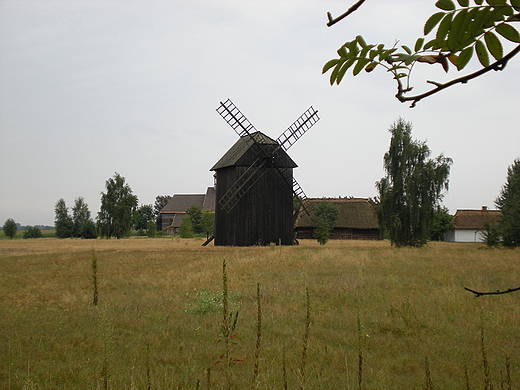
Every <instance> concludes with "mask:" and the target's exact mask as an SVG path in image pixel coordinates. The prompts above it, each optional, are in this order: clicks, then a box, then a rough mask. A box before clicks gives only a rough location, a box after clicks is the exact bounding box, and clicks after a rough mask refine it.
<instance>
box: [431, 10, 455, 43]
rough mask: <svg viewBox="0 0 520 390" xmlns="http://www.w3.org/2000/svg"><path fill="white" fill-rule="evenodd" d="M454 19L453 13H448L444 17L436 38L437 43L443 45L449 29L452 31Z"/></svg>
mask: <svg viewBox="0 0 520 390" xmlns="http://www.w3.org/2000/svg"><path fill="white" fill-rule="evenodd" d="M452 19H453V14H446V16H445V17H444V18H443V19H442V22H441V24H440V25H439V28H438V29H437V35H436V37H435V38H436V40H437V44H438V45H439V46H441V47H442V45H443V42H444V40H445V39H446V35H447V34H448V31H450V26H451V21H452Z"/></svg>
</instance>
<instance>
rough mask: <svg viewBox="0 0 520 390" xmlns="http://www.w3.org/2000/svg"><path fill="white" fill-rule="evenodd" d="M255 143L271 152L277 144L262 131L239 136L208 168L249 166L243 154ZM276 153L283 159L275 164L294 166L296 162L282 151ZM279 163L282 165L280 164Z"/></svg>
mask: <svg viewBox="0 0 520 390" xmlns="http://www.w3.org/2000/svg"><path fill="white" fill-rule="evenodd" d="M255 144H260V145H261V146H262V149H263V150H264V151H265V152H266V153H271V152H272V151H273V150H274V149H275V147H277V146H278V142H276V141H275V140H274V139H272V138H270V137H268V136H267V135H265V134H264V133H261V132H260V131H257V132H255V133H253V134H251V135H246V136H244V137H240V138H239V139H238V141H237V142H235V144H234V145H233V146H232V147H231V148H230V149H229V150H228V151H227V152H226V153H225V154H224V155H223V156H222V157H221V158H220V160H218V161H217V163H216V164H215V165H213V167H212V168H211V169H210V171H215V170H217V169H221V168H226V167H230V166H235V165H242V166H249V165H251V162H252V161H250V159H248V158H245V155H246V154H248V152H249V151H250V149H251V147H252V146H253V145H255ZM278 155H282V156H283V157H284V161H283V162H280V161H278V163H277V164H276V165H277V166H283V167H284V168H296V167H297V165H296V163H295V162H294V161H293V160H292V159H291V158H290V157H289V155H287V153H285V151H283V150H282V149H280V150H279V153H277V156H278ZM280 163H281V164H282V165H280Z"/></svg>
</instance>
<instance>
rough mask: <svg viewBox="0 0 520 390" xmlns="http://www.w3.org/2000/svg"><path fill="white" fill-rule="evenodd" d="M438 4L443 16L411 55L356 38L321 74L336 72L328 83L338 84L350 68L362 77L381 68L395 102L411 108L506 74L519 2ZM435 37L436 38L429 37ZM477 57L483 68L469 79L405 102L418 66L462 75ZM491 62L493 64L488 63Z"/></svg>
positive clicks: (433, 19)
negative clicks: (506, 44) (496, 73)
mask: <svg viewBox="0 0 520 390" xmlns="http://www.w3.org/2000/svg"><path fill="white" fill-rule="evenodd" d="M457 2H458V6H459V7H457V5H456V4H455V2H454V1H453V0H439V1H437V2H436V4H435V5H436V7H437V8H438V9H439V10H440V11H439V12H436V13H435V14H433V15H431V16H430V17H429V18H428V20H427V21H426V23H425V25H424V31H423V33H424V36H423V37H420V38H418V39H417V40H416V42H415V44H414V45H413V50H412V48H411V47H410V46H406V45H400V46H398V42H396V44H394V46H392V47H390V48H388V47H386V46H385V45H384V44H377V45H375V44H367V43H366V41H365V39H364V38H363V37H362V36H361V35H358V36H357V37H356V38H355V39H354V40H352V41H350V42H347V43H345V44H344V45H343V46H341V47H340V48H339V49H338V51H337V53H338V56H339V57H338V58H335V59H332V60H330V61H328V62H327V63H326V64H325V65H324V67H323V73H326V72H328V71H329V70H332V72H331V74H330V83H331V85H333V84H339V83H341V81H342V80H343V78H344V76H345V74H346V72H347V70H349V69H350V68H352V74H353V75H354V76H357V75H358V74H359V73H361V71H363V70H364V71H365V72H371V71H373V70H374V69H375V68H376V67H378V66H380V67H382V68H384V69H386V71H387V72H389V73H391V74H392V76H393V78H394V79H395V80H396V82H397V89H398V92H397V94H396V97H397V99H398V100H399V101H401V102H406V101H412V105H411V107H415V105H416V103H417V102H418V101H420V100H421V99H423V98H425V97H428V96H431V95H433V94H435V93H437V92H440V91H441V90H443V89H445V88H448V87H450V86H452V85H454V84H458V83H467V82H468V81H469V80H471V79H473V78H476V77H479V76H481V75H483V74H485V73H487V72H489V71H490V70H503V69H504V68H505V66H506V65H507V63H508V61H509V60H511V58H513V57H514V56H516V55H517V54H518V52H519V51H520V45H518V46H517V47H516V48H515V49H513V50H511V51H510V52H509V53H507V54H506V55H504V48H503V44H502V42H503V41H504V40H505V41H509V42H513V43H520V33H519V32H518V30H517V29H516V28H515V27H513V25H512V23H514V22H518V21H520V0H486V3H487V4H485V5H483V2H484V0H473V2H474V3H475V4H474V5H473V6H470V0H457ZM362 3H363V2H362V1H358V2H357V3H356V4H355V5H354V6H352V7H351V8H350V9H349V10H348V11H347V12H346V13H345V14H343V15H341V16H340V17H338V18H337V19H332V17H331V15H330V13H329V14H328V15H329V23H332V22H334V23H335V22H337V21H339V20H341V18H343V17H345V16H347V15H348V14H350V13H352V12H353V11H355V10H356V9H357V8H358V7H359V6H360V5H361V4H362ZM432 33H434V37H433V38H431V39H429V40H426V37H427V36H428V35H430V34H432ZM475 54H476V57H477V59H478V61H479V62H480V64H481V66H482V67H483V68H482V69H480V70H479V71H477V72H474V73H471V74H469V75H467V76H464V77H460V78H457V79H453V80H451V81H449V82H447V83H444V84H441V83H438V82H435V81H428V83H430V84H433V85H435V88H433V89H431V90H430V91H427V92H425V93H423V94H420V95H416V96H406V94H408V93H409V92H410V91H412V89H413V87H412V86H411V85H410V76H411V73H412V70H413V68H414V66H415V65H416V64H417V63H426V64H431V65H432V64H441V66H442V67H443V69H444V71H446V72H448V71H449V64H450V63H451V64H452V65H453V66H455V67H456V69H457V70H458V71H461V70H463V69H464V68H465V67H466V66H467V65H468V63H469V62H470V60H471V59H472V58H473V57H474V55H475ZM490 57H493V58H494V59H495V62H494V63H491V62H490Z"/></svg>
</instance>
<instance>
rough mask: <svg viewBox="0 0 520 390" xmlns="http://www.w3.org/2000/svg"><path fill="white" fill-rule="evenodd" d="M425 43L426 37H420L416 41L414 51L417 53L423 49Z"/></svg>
mask: <svg viewBox="0 0 520 390" xmlns="http://www.w3.org/2000/svg"><path fill="white" fill-rule="evenodd" d="M423 44H424V38H419V39H417V41H415V46H414V51H415V52H416V53H417V52H418V51H419V50H421V49H422V47H423Z"/></svg>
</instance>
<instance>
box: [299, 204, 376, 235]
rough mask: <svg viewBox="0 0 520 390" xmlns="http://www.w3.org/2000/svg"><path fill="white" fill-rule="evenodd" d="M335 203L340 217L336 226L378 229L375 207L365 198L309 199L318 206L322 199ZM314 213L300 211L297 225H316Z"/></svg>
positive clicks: (300, 226) (301, 226)
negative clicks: (308, 213)
mask: <svg viewBox="0 0 520 390" xmlns="http://www.w3.org/2000/svg"><path fill="white" fill-rule="evenodd" d="M323 200H326V201H327V202H330V203H333V204H334V205H336V206H337V207H338V211H339V217H338V220H337V221H336V224H335V225H334V227H335V228H350V229H378V228H379V225H378V222H377V217H376V214H375V212H374V208H373V207H372V205H371V204H370V202H369V201H368V199H364V198H339V199H338V198H332V199H330V198H329V199H327V198H321V199H314V198H313V199H309V201H310V202H311V203H312V204H313V205H314V206H317V205H318V203H320V202H321V201H323ZM314 218H315V217H314V213H313V212H311V217H309V215H307V214H306V213H300V216H299V217H298V219H297V220H296V227H297V228H303V227H314V223H313V219H314Z"/></svg>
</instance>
